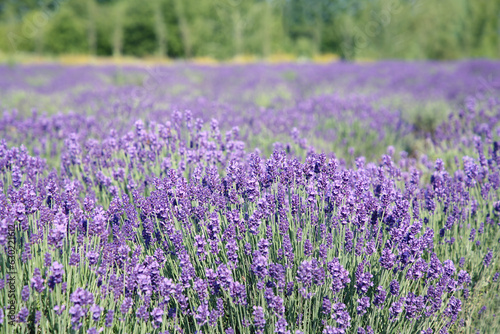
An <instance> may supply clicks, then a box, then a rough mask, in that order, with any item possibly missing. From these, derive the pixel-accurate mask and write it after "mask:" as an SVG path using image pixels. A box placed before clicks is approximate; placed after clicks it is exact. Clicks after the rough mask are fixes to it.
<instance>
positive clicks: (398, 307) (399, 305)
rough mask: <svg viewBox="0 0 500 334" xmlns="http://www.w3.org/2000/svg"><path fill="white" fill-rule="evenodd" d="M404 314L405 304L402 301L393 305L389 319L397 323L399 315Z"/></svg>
mask: <svg viewBox="0 0 500 334" xmlns="http://www.w3.org/2000/svg"><path fill="white" fill-rule="evenodd" d="M401 312H403V303H402V302H401V300H399V301H397V302H394V303H392V305H391V307H390V308H389V313H390V314H389V318H390V319H391V320H392V321H395V320H396V318H397V317H398V315H399V314H400V313H401Z"/></svg>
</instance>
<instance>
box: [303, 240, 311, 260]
mask: <svg viewBox="0 0 500 334" xmlns="http://www.w3.org/2000/svg"><path fill="white" fill-rule="evenodd" d="M312 252H313V245H312V243H311V241H310V240H309V239H306V241H304V255H305V256H306V257H309V256H311V255H312Z"/></svg>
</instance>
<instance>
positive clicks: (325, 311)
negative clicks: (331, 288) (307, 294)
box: [321, 296, 332, 315]
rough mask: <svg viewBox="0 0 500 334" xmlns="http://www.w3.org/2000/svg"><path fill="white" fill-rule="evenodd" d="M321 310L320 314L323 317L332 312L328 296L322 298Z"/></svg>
mask: <svg viewBox="0 0 500 334" xmlns="http://www.w3.org/2000/svg"><path fill="white" fill-rule="evenodd" d="M321 309H322V310H321V312H322V313H323V314H325V315H329V314H330V313H331V312H332V302H331V301H330V299H329V298H328V296H325V297H323V305H322V307H321Z"/></svg>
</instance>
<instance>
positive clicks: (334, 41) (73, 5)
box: [0, 0, 500, 59]
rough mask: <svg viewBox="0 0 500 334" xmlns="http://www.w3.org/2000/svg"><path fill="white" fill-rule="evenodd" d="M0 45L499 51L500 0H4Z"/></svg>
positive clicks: (116, 50) (43, 49) (172, 52)
mask: <svg viewBox="0 0 500 334" xmlns="http://www.w3.org/2000/svg"><path fill="white" fill-rule="evenodd" d="M0 50H2V51H3V52H4V53H16V52H28V53H36V54H68V53H75V54H89V55H98V56H111V55H113V56H122V55H130V56H138V57H143V56H152V55H155V56H160V57H172V58H192V57H213V58H217V59H228V58H232V57H235V56H241V55H256V56H259V57H267V56H269V55H271V54H282V53H284V54H293V55H297V56H305V57H310V56H313V55H317V54H323V53H334V54H338V55H339V56H340V57H342V58H345V59H354V58H370V59H380V58H402V59H457V58H465V57H489V58H498V56H499V55H500V0H474V1H472V0H440V1H434V0H432V1H431V0H358V1H349V0H147V1H146V0H0Z"/></svg>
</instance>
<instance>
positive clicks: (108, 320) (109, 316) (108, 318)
mask: <svg viewBox="0 0 500 334" xmlns="http://www.w3.org/2000/svg"><path fill="white" fill-rule="evenodd" d="M114 314H115V311H113V310H108V313H106V322H105V326H106V327H111V326H112V325H113V316H114Z"/></svg>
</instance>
